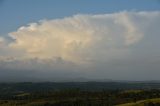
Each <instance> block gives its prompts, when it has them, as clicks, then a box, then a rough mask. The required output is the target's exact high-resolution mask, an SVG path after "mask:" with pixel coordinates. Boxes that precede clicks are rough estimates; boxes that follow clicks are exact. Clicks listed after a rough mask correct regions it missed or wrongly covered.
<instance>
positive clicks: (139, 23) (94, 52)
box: [0, 11, 160, 78]
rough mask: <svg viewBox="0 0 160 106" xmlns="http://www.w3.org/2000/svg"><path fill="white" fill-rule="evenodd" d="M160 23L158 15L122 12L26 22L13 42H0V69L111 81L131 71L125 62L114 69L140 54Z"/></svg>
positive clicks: (11, 37) (13, 36) (155, 12)
mask: <svg viewBox="0 0 160 106" xmlns="http://www.w3.org/2000/svg"><path fill="white" fill-rule="evenodd" d="M159 19H160V12H159V11H153V12H136V11H131V12H128V11H122V12H117V13H111V14H98V15H91V14H87V15H84V14H78V15H74V16H71V17H65V18H62V19H53V20H41V21H39V22H36V23H30V24H28V25H27V26H22V27H20V28H19V29H18V30H17V31H15V32H11V33H9V36H10V39H11V41H9V42H7V43H5V45H4V43H3V42H4V41H5V40H6V41H7V39H4V38H0V47H1V45H3V46H2V47H4V46H5V48H6V49H4V50H3V49H2V50H3V51H0V54H1V56H0V57H1V58H0V60H1V62H0V66H1V67H2V68H3V69H9V70H12V69H13V70H22V69H24V70H34V71H35V72H36V73H43V71H44V70H48V71H45V72H46V73H50V71H51V72H52V73H54V72H55V73H57V72H58V73H64V72H65V73H66V72H67V73H79V74H80V73H81V75H83V74H84V73H86V76H90V77H99V76H101V75H104V76H103V77H105V76H106V77H108V74H110V75H111V76H113V77H114V76H117V75H114V74H115V73H117V71H118V70H119V72H123V71H124V70H126V71H127V70H129V69H130V68H133V67H132V65H133V64H130V65H124V64H125V62H124V64H122V65H120V66H119V65H115V64H119V63H121V61H126V60H127V61H129V62H127V63H132V62H130V61H133V59H134V58H136V56H139V55H141V53H140V51H141V50H140V49H139V48H141V46H142V45H144V47H146V46H145V45H146V44H148V43H146V41H147V40H149V37H148V36H151V35H149V33H152V36H158V35H157V34H159V31H157V30H158V28H159V27H160V23H159ZM155 31H157V32H155ZM152 38H154V37H152ZM151 41H152V40H151ZM147 42H148V41H147ZM154 46H155V45H154ZM151 47H152V46H151ZM156 47H157V46H156ZM145 50H146V49H145V48H144V51H145ZM142 51H143V50H142ZM2 52H3V53H2ZM5 53H7V55H4V54H5ZM134 54H137V55H136V56H135V55H134ZM144 55H145V53H144ZM147 56H148V55H147ZM128 59H129V60H128ZM136 59H137V58H136ZM117 62H118V63H117ZM4 64H5V65H4ZM103 64H105V65H103ZM118 67H120V68H118ZM126 67H127V68H126ZM49 70H50V71H49ZM57 70H61V71H57ZM69 70H70V71H69ZM98 70H100V71H98ZM137 70H139V69H137ZM102 72H104V74H103V73H102ZM128 72H130V71H128ZM128 72H127V73H128ZM128 74H129V73H128ZM47 75H48V74H47ZM76 75H77V74H75V76H76ZM96 75H99V76H96ZM33 76H34V75H33ZM121 76H123V75H121ZM114 78H115V77H114Z"/></svg>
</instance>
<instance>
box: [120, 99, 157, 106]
mask: <svg viewBox="0 0 160 106" xmlns="http://www.w3.org/2000/svg"><path fill="white" fill-rule="evenodd" d="M150 102H152V103H160V98H155V99H146V100H140V101H137V102H135V103H133V102H132V103H125V104H120V105H117V106H144V104H146V103H150Z"/></svg>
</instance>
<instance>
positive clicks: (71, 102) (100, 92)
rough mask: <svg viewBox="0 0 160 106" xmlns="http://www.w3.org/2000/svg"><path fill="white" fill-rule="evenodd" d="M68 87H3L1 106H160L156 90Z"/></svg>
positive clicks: (28, 85) (50, 84)
mask: <svg viewBox="0 0 160 106" xmlns="http://www.w3.org/2000/svg"><path fill="white" fill-rule="evenodd" d="M97 83H98V82H97ZM65 84H67V83H61V84H60V85H61V86H60V87H59V88H57V86H55V85H54V84H52V83H49V86H47V85H48V83H47V85H46V83H40V84H38V85H37V84H36V83H18V84H17V83H14V84H13V83H12V84H4V83H3V84H0V106H115V105H117V106H160V89H158V88H156V89H155V88H154V89H153V88H152V86H150V87H149V88H146V89H137V87H136V88H134V87H133V89H124V86H122V85H121V84H120V83H119V85H118V86H119V89H115V88H113V89H109V88H108V89H107V88H105V87H103V86H101V88H102V89H91V88H88V89H82V86H83V84H82V83H81V84H79V86H75V87H73V85H70V84H69V85H70V86H72V87H66V86H65ZM106 84H107V83H106ZM35 85H36V86H35ZM53 85H54V87H53ZM80 85H81V87H80ZM111 85H112V86H111ZM113 85H114V84H110V87H113ZM142 85H143V84H142ZM31 86H32V87H31ZM105 86H106V85H105ZM114 86H115V85H114ZM128 86H130V85H128ZM93 88H94V87H93Z"/></svg>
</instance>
